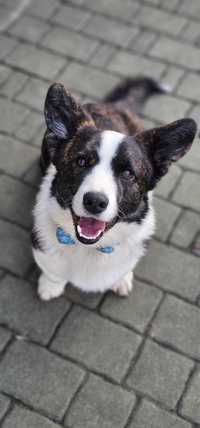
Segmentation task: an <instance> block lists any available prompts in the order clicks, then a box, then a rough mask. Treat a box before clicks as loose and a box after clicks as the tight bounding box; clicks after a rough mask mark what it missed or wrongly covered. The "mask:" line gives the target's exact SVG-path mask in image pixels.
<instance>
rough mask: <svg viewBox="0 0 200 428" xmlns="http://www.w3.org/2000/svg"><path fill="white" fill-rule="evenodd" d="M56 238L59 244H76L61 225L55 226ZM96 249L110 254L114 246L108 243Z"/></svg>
mask: <svg viewBox="0 0 200 428" xmlns="http://www.w3.org/2000/svg"><path fill="white" fill-rule="evenodd" d="M56 238H57V240H58V242H60V244H64V245H75V244H76V241H75V239H74V238H72V236H71V235H70V234H69V233H66V232H65V231H64V230H63V229H62V227H57V229H56ZM96 250H97V251H99V252H100V253H104V254H111V253H113V251H114V247H112V246H109V245H108V246H107V247H97V248H96Z"/></svg>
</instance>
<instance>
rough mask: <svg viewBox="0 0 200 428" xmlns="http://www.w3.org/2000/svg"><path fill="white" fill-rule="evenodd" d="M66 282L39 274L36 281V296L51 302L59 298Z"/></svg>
mask: <svg viewBox="0 0 200 428" xmlns="http://www.w3.org/2000/svg"><path fill="white" fill-rule="evenodd" d="M65 285H66V281H62V280H60V279H55V278H50V277H49V276H47V275H46V274H45V273H41V275H40V277H39V281H38V295H39V297H40V298H41V299H42V300H46V301H47V300H51V299H54V298H56V297H59V296H61V294H63V293H64V290H65Z"/></svg>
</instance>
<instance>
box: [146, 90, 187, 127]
mask: <svg viewBox="0 0 200 428" xmlns="http://www.w3.org/2000/svg"><path fill="white" fill-rule="evenodd" d="M189 108H190V103H189V102H188V101H185V100H180V99H177V98H175V97H173V96H171V95H163V96H159V97H154V98H150V99H149V100H148V101H147V103H146V104H145V107H144V110H143V113H144V114H145V115H146V116H148V117H150V118H152V119H155V120H158V121H160V122H164V123H168V122H173V121H174V120H176V119H181V118H182V117H184V116H185V115H186V113H187V111H188V110H189Z"/></svg>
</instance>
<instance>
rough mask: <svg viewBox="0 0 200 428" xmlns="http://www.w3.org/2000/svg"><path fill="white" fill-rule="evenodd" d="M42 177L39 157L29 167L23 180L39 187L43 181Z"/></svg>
mask: <svg viewBox="0 0 200 428" xmlns="http://www.w3.org/2000/svg"><path fill="white" fill-rule="evenodd" d="M41 179H42V176H41V168H40V164H39V159H37V160H36V162H34V163H33V164H32V165H31V167H30V168H28V169H27V171H26V173H25V174H24V176H23V180H24V181H25V182H26V183H28V184H31V185H33V186H35V187H38V186H39V185H40V183H41Z"/></svg>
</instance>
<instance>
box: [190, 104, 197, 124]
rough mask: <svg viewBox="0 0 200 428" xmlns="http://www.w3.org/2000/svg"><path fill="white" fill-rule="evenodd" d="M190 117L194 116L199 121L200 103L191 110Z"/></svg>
mask: <svg viewBox="0 0 200 428" xmlns="http://www.w3.org/2000/svg"><path fill="white" fill-rule="evenodd" d="M189 116H190V117H192V118H193V119H194V120H196V121H197V123H198V121H199V117H200V105H199V104H197V105H196V106H195V107H194V108H193V109H192V110H191V112H190V114H189Z"/></svg>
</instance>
